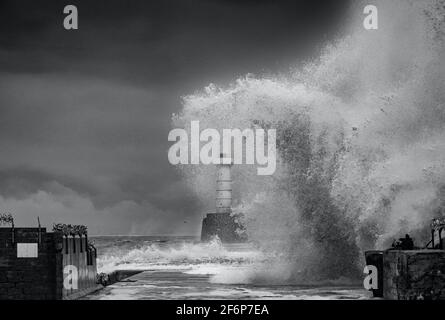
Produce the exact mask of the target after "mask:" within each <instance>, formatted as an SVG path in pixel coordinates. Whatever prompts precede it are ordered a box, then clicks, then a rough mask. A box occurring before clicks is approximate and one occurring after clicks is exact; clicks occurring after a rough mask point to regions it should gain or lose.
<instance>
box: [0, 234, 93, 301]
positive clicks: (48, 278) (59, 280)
mask: <svg viewBox="0 0 445 320" xmlns="http://www.w3.org/2000/svg"><path fill="white" fill-rule="evenodd" d="M39 237H40V240H39ZM81 241H82V242H83V243H82V251H81V250H80V242H81ZM18 243H37V244H38V256H37V257H26V258H24V257H18V256H17V255H18V251H17V244H18ZM74 246H75V249H74ZM87 254H88V252H87V250H86V238H85V237H83V238H82V240H81V239H79V238H78V237H77V238H76V239H72V237H70V238H69V239H68V241H67V239H66V238H65V237H63V236H62V234H60V233H51V232H50V233H47V232H46V229H45V228H41V229H40V236H39V229H38V228H15V229H14V236H13V231H12V228H0V300H5V299H7V300H22V299H26V300H35V299H50V300H54V299H67V298H70V297H72V296H75V295H78V294H80V293H82V292H87V291H88V290H91V289H92V288H96V256H94V255H93V257H92V259H91V262H92V264H91V265H88V264H87ZM67 265H74V266H75V267H76V268H77V270H78V273H79V281H78V289H77V290H74V289H71V290H67V289H65V288H64V286H63V281H64V277H65V276H66V274H65V275H64V273H63V272H64V268H65V266H67Z"/></svg>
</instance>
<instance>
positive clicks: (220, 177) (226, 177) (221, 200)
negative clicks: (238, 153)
mask: <svg viewBox="0 0 445 320" xmlns="http://www.w3.org/2000/svg"><path fill="white" fill-rule="evenodd" d="M220 159H221V164H220V165H218V173H217V177H216V213H231V212H232V177H231V172H230V171H231V167H232V160H231V159H229V160H230V161H229V160H227V159H226V161H224V159H225V158H224V154H222V153H221V155H220ZM224 162H228V164H225V163H224Z"/></svg>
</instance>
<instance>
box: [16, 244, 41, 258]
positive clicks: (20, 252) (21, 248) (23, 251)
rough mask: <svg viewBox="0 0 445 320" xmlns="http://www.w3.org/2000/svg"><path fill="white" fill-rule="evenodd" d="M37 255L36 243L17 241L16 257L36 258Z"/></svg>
mask: <svg viewBox="0 0 445 320" xmlns="http://www.w3.org/2000/svg"><path fill="white" fill-rule="evenodd" d="M38 256H39V247H38V244H37V243H17V258H37V257H38Z"/></svg>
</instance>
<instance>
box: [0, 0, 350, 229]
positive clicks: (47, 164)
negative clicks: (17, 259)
mask: <svg viewBox="0 0 445 320" xmlns="http://www.w3.org/2000/svg"><path fill="white" fill-rule="evenodd" d="M345 2H346V1H339V0H331V1H319V2H317V1H309V0H307V1H303V0H294V1H266V0H263V1H253V0H251V1H247V0H225V1H223V0H174V1H173V0H158V1H149V0H146V1H142V0H140V1H123V0H121V1H112V0H106V1H105V0H100V1H99V0H82V1H71V0H70V1H68V0H65V1H45V0H39V1H31V0H29V1H21V0H11V1H5V0H1V1H0V212H5V211H8V212H12V213H13V214H14V216H15V219H16V224H17V225H19V226H34V225H35V224H36V219H37V216H40V219H41V221H42V223H43V224H44V225H46V226H50V225H52V223H53V222H66V223H82V224H87V225H88V226H89V229H90V233H92V234H191V235H195V234H198V233H199V230H200V219H201V216H202V215H203V214H204V213H205V211H206V210H209V209H211V208H201V207H199V205H198V204H197V202H196V200H195V198H194V195H193V194H192V193H191V192H190V191H189V190H188V189H187V186H186V185H184V184H183V183H182V182H181V179H180V176H179V174H178V172H177V171H176V170H175V168H174V167H173V166H171V165H170V164H169V162H168V159H167V151H168V148H169V146H170V144H171V143H169V142H168V140H167V135H168V132H169V130H170V129H171V125H170V118H171V114H172V113H174V112H179V111H180V110H181V96H183V95H186V94H189V93H192V92H194V91H195V90H199V89H201V88H202V87H204V86H206V85H207V84H209V83H210V82H213V83H217V84H222V85H224V84H227V83H229V82H230V81H231V80H233V79H236V78H237V77H238V76H241V75H244V74H246V73H253V74H256V75H262V74H269V73H276V72H283V71H286V70H287V69H288V68H290V67H291V66H292V65H295V64H296V63H298V62H299V61H302V60H304V59H309V58H310V57H311V56H313V55H315V54H316V52H317V50H319V49H320V48H321V47H322V45H323V44H325V43H326V41H329V40H330V39H332V38H333V37H334V36H335V35H336V34H338V33H339V32H340V31H341V29H340V27H341V26H342V24H343V23H342V19H343V18H344V16H345V15H346V14H347V13H346V3H345ZM68 4H74V5H76V6H77V8H78V10H79V29H78V30H72V31H67V30H65V29H64V28H63V18H64V14H63V8H64V6H65V5H68Z"/></svg>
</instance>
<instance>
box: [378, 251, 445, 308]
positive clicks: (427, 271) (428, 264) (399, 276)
mask: <svg viewBox="0 0 445 320" xmlns="http://www.w3.org/2000/svg"><path fill="white" fill-rule="evenodd" d="M383 283H384V285H383V297H384V298H385V299H390V300H414V299H445V251H444V250H387V251H384V253H383Z"/></svg>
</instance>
